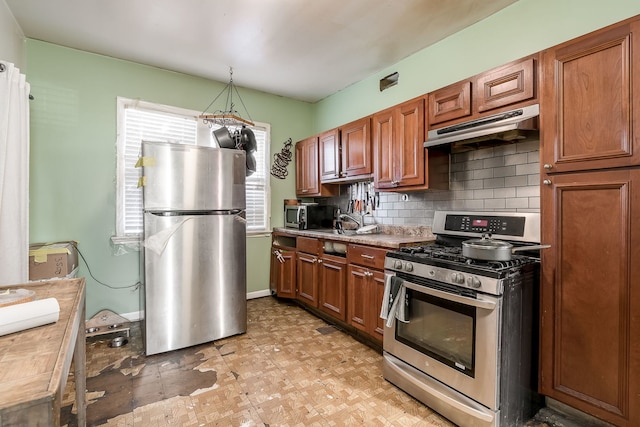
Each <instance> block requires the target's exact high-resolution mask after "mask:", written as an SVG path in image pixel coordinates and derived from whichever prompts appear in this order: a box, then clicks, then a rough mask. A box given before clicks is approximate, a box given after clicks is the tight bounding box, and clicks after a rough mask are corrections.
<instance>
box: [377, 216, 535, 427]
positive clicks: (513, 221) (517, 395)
mask: <svg viewBox="0 0 640 427" xmlns="http://www.w3.org/2000/svg"><path fill="white" fill-rule="evenodd" d="M433 232H434V233H435V234H436V235H437V240H436V242H435V243H434V244H431V245H426V246H421V247H408V248H402V249H401V250H400V251H394V252H389V253H388V254H387V256H386V258H385V276H386V281H387V282H386V283H387V285H386V286H385V292H387V293H391V295H389V300H390V301H389V305H387V306H384V307H383V310H382V311H381V315H382V316H383V317H387V318H388V320H387V323H386V327H385V330H384V342H383V347H384V358H383V368H384V369H383V373H384V378H385V379H387V380H388V381H390V382H391V383H393V384H395V385H397V386H398V387H400V388H401V389H403V390H405V391H406V392H407V393H409V394H411V395H413V396H414V397H416V398H417V399H418V400H420V401H422V402H423V403H425V404H426V405H427V406H429V407H430V408H432V409H434V410H435V411H437V412H439V413H441V414H442V415H443V416H445V417H447V418H449V419H450V420H451V421H453V422H454V423H456V424H459V425H461V426H465V427H480V426H482V427H487V426H494V427H495V426H508V427H511V426H517V425H523V424H524V423H525V422H526V421H527V420H528V419H530V418H531V417H532V416H533V415H534V414H535V412H536V410H537V409H538V408H539V404H540V399H539V396H538V395H537V393H536V392H535V390H536V388H537V386H536V378H537V349H538V345H537V342H538V282H539V251H538V252H536V251H535V250H533V251H531V252H520V253H525V255H516V254H514V255H512V256H511V257H510V259H509V260H507V261H484V260H476V259H470V258H466V257H464V256H462V242H463V241H464V240H466V239H469V238H472V237H479V236H481V235H482V234H484V233H491V234H492V235H493V237H494V238H497V239H508V241H509V242H510V243H512V244H514V245H518V246H523V245H529V244H531V245H532V246H533V244H534V243H539V241H540V237H539V236H540V217H539V214H535V213H522V214H521V213H496V212H493V213H481V212H436V213H435V217H434V224H433ZM394 300H395V301H397V302H396V310H391V311H389V307H390V306H391V305H392V304H391V303H392V302H394ZM400 308H401V310H400ZM400 312H401V313H402V316H399V315H398V316H397V314H398V313H400ZM396 317H397V318H396ZM399 319H401V320H402V321H401V320H399Z"/></svg>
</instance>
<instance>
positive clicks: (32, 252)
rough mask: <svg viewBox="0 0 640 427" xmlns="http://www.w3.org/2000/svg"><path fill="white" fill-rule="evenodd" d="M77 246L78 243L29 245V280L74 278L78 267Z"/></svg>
mask: <svg viewBox="0 0 640 427" xmlns="http://www.w3.org/2000/svg"><path fill="white" fill-rule="evenodd" d="M75 244H76V242H56V243H34V244H32V245H29V280H43V279H53V278H55V277H64V278H70V277H73V275H75V271H74V270H76V268H77V267H78V251H77V250H76V247H75ZM72 273H74V274H73V275H72Z"/></svg>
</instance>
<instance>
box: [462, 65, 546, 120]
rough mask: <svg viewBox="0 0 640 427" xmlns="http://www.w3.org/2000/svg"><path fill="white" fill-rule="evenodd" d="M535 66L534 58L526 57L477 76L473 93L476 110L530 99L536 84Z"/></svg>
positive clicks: (480, 111)
mask: <svg viewBox="0 0 640 427" xmlns="http://www.w3.org/2000/svg"><path fill="white" fill-rule="evenodd" d="M535 66H536V63H535V61H534V59H533V58H527V59H524V60H519V61H516V62H514V63H511V64H507V65H505V66H502V67H499V68H496V69H493V70H491V71H487V72H486V73H484V74H481V75H480V76H478V78H477V79H476V84H475V94H474V95H475V96H474V102H475V103H476V106H477V107H476V111H477V112H478V113H484V112H485V111H489V110H493V109H495V108H500V107H504V106H507V105H510V104H515V103H518V102H522V101H526V100H528V99H532V98H533V97H534V96H535V86H536V80H535V78H536V72H535Z"/></svg>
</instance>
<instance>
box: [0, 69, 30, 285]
mask: <svg viewBox="0 0 640 427" xmlns="http://www.w3.org/2000/svg"><path fill="white" fill-rule="evenodd" d="M28 279H29V83H27V81H26V78H25V76H24V74H20V70H19V69H18V68H16V67H15V66H14V65H13V64H12V63H8V62H5V61H0V285H6V284H18V283H24V282H27V281H28Z"/></svg>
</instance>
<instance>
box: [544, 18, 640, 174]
mask: <svg viewBox="0 0 640 427" xmlns="http://www.w3.org/2000/svg"><path fill="white" fill-rule="evenodd" d="M639 33H640V22H630V23H626V24H624V25H620V26H617V27H614V28H609V29H606V30H604V31H599V32H596V33H594V34H590V35H587V36H584V37H581V38H578V39H576V40H573V41H570V42H567V43H564V44H562V45H559V46H557V47H554V48H552V49H549V50H546V51H544V52H543V53H542V66H543V69H544V73H543V77H544V80H543V92H542V97H541V107H540V109H541V114H540V118H541V120H542V123H541V163H542V164H543V165H544V168H545V170H546V171H551V172H554V171H556V172H564V171H580V170H587V169H602V168H610V167H620V166H631V165H639V164H640V137H639V136H638V135H637V133H636V134H634V129H635V130H636V132H638V131H637V129H638V128H639V127H640V119H639V118H640V79H638V78H633V77H634V76H637V75H638V74H639V73H640V67H639V61H640V36H639V35H638V34H639Z"/></svg>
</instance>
